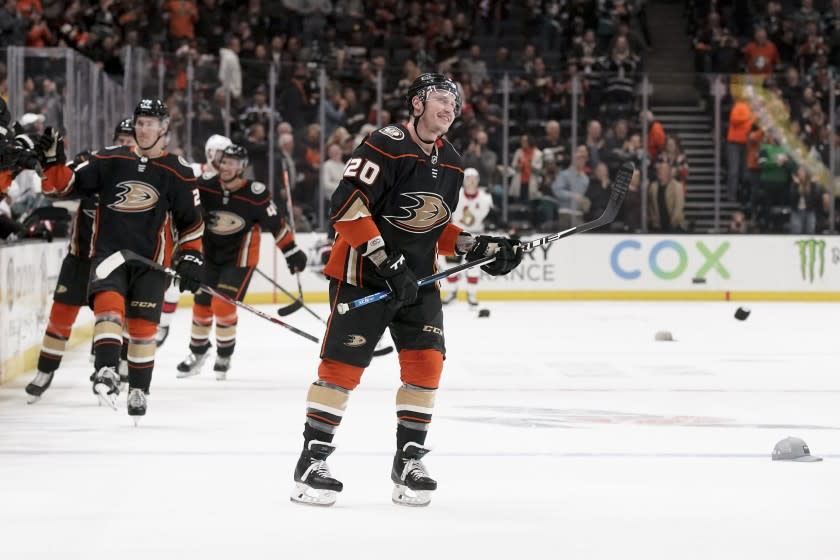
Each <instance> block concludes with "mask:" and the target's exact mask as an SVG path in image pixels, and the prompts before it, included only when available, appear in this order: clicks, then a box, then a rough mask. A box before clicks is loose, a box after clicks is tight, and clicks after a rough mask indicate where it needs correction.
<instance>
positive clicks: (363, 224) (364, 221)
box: [334, 216, 381, 248]
mask: <svg viewBox="0 0 840 560" xmlns="http://www.w3.org/2000/svg"><path fill="white" fill-rule="evenodd" d="M334 227H335V231H336V232H337V233H338V234H339V235H341V236H342V237H343V238H345V239H346V240H347V242H348V243H349V244H350V245H351V246H352V247H353V248H356V247H359V246H361V245H363V244H365V243H367V242H368V241H370V240H371V239H373V238H374V237H378V236H379V235H381V233H380V232H379V228H378V227H376V223H374V221H373V218H371V217H370V216H365V217H364V218H359V219H358V220H353V221H351V222H336V223H335V225H334Z"/></svg>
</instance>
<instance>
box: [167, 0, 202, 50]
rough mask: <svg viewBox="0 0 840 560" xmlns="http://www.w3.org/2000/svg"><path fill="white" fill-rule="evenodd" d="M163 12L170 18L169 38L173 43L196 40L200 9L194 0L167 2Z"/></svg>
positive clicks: (170, 0) (171, 0)
mask: <svg viewBox="0 0 840 560" xmlns="http://www.w3.org/2000/svg"><path fill="white" fill-rule="evenodd" d="M163 11H164V14H166V15H167V16H168V18H169V37H170V39H172V40H173V42H178V40H179V39H195V24H196V23H197V22H198V7H197V6H196V5H195V2H194V1H193V0H167V2H166V4H164V5H163Z"/></svg>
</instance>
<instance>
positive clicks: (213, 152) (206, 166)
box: [155, 134, 233, 346]
mask: <svg viewBox="0 0 840 560" xmlns="http://www.w3.org/2000/svg"><path fill="white" fill-rule="evenodd" d="M232 144H233V142H232V141H231V139H230V138H228V137H227V136H222V135H221V134H214V135H212V136H211V137H210V138H208V139H207V142H205V143H204V156H205V158H206V159H205V162H204V163H193V164H190V167H191V168H192V170H193V173H194V174H195V176H196V177H197V178H199V179H201V178H204V179H211V178H213V177H215V176H216V175H218V174H219V162H220V161H221V159H222V153H223V152H224V151H225V149H226V148H227V147H228V146H230V145H232ZM180 299H181V290H179V289H178V288H177V286H175V282H173V283H172V285H170V286H169V289H167V290H166V294H164V296H163V309H162V310H161V311H162V313H161V314H160V323H159V324H158V327H157V335H156V336H155V343H156V344H157V345H158V346H160V345H161V344H163V343H164V341H165V340H166V337H167V336H169V325H170V324H171V323H172V315H173V314H174V313H175V310H176V309H177V308H178V301H179V300H180Z"/></svg>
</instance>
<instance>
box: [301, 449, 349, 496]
mask: <svg viewBox="0 0 840 560" xmlns="http://www.w3.org/2000/svg"><path fill="white" fill-rule="evenodd" d="M333 451H335V446H334V445H332V444H331V443H326V442H323V441H315V440H312V441H310V442H309V446H308V447H307V449H304V450H303V451H302V452H301V454H300V459H298V462H297V465H296V466H295V482H296V484H295V490H294V492H292V495H291V496H290V499H291V500H292V501H293V502H297V503H299V504H306V505H311V506H331V505H333V504H334V503H335V500H336V498H337V494H338V493H339V492H341V491H342V490H343V489H344V485H343V484H342V483H341V482H339V481H338V480H336V479H334V478H333V477H332V475H331V474H330V468H329V467H328V466H327V457H329V456H330V454H331V453H332V452H333Z"/></svg>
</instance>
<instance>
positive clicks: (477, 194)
mask: <svg viewBox="0 0 840 560" xmlns="http://www.w3.org/2000/svg"><path fill="white" fill-rule="evenodd" d="M478 182H479V177H478V170H476V169H475V168H473V167H469V168H467V169H465V170H464V186H463V187H462V188H461V196H460V197H459V199H458V208H456V209H455V213H454V214H453V216H452V221H453V222H454V223H455V225H457V226H458V227H460V228H461V229H463V230H464V231H468V232H470V233H472V234H480V233H483V232H484V218H486V217H487V214H489V213H490V209H491V208H493V197H492V196H491V195H490V193H488V192H487V191H485V190H484V189H480V188H478ZM462 260H463V256H459V255H454V256H451V257H446V262H447V263H449V264H450V265H457V264H459V263H460V262H461V261H462ZM480 275H481V273H480V272H479V270H478V268H470V269H467V270H466V271H464V273H463V274H453V275H452V276H450V277H448V278H447V279H446V280H447V288H448V289H449V293H448V294H447V296H446V297H445V298H444V300H443V303H444V305H446V304H449V303H451V302H453V301H455V298H457V297H458V289H459V285H460V284H461V277H462V276H466V277H467V302H468V303H469V305H470V309H475V310H477V309H478V297H477V294H476V292H477V291H478V279H479V276H480Z"/></svg>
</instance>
